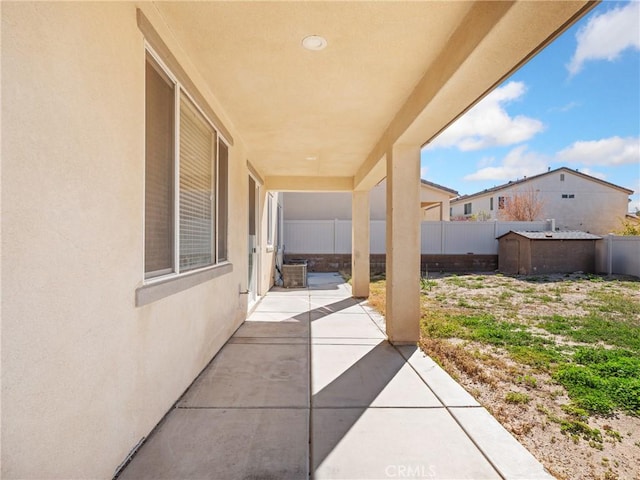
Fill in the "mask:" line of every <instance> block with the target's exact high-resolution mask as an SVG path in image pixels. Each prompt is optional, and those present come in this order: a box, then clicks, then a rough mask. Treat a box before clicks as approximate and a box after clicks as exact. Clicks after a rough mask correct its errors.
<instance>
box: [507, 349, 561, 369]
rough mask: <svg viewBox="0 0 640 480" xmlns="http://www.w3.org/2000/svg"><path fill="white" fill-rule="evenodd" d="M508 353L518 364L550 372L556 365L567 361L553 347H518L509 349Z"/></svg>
mask: <svg viewBox="0 0 640 480" xmlns="http://www.w3.org/2000/svg"><path fill="white" fill-rule="evenodd" d="M508 351H509V355H510V356H511V358H513V359H514V360H515V361H516V362H519V363H523V364H525V365H529V366H531V367H534V368H536V369H538V370H543V371H548V370H550V369H551V367H552V366H554V365H555V364H557V363H559V362H562V361H563V360H565V357H564V355H562V354H561V353H560V351H559V350H558V349H557V348H556V347H554V346H553V345H543V344H536V345H517V346H511V347H509V348H508Z"/></svg>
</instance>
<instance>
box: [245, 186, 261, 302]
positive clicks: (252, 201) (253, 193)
mask: <svg viewBox="0 0 640 480" xmlns="http://www.w3.org/2000/svg"><path fill="white" fill-rule="evenodd" d="M258 188H259V187H258V184H257V183H256V181H255V180H254V179H253V178H252V177H251V176H249V242H248V254H249V271H248V278H247V290H248V291H249V308H251V306H252V305H253V304H254V303H255V302H256V300H257V298H258V295H257V292H258V265H259V251H258V250H259V249H258V231H259V230H258V215H257V213H258V203H257V202H258V199H259V198H260V197H259V195H258Z"/></svg>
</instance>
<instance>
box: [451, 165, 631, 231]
mask: <svg viewBox="0 0 640 480" xmlns="http://www.w3.org/2000/svg"><path fill="white" fill-rule="evenodd" d="M561 174H564V181H560V175H561ZM529 188H533V190H534V191H539V192H538V196H539V198H540V199H541V200H542V201H543V204H544V206H543V209H542V213H541V214H540V218H538V220H544V219H547V218H554V219H555V220H556V227H557V228H560V229H561V230H582V231H587V232H591V233H595V234H606V233H609V232H612V231H615V230H618V229H619V228H620V221H621V219H622V218H624V216H625V214H626V213H627V209H628V198H629V196H628V195H627V194H626V193H625V192H624V191H622V190H618V189H616V188H612V187H608V186H606V185H604V184H602V183H599V182H597V181H592V180H589V179H586V178H584V177H582V176H581V175H576V174H573V173H572V172H571V170H561V171H559V172H553V173H552V174H549V175H544V176H542V177H538V178H535V179H531V180H530V181H528V182H526V183H525V184H524V185H523V184H519V185H516V186H513V187H510V188H505V189H504V190H500V191H497V192H491V193H487V194H486V195H478V196H476V197H473V198H471V199H468V200H460V201H456V202H455V203H453V204H452V205H451V206H452V209H453V212H452V213H453V215H452V216H453V217H460V216H464V204H465V203H469V202H471V204H472V214H478V213H480V212H484V213H486V214H488V216H489V217H490V218H491V219H495V218H496V216H497V214H498V197H499V196H509V195H513V193H514V192H515V191H520V192H524V191H527V190H528V189H529ZM562 194H573V195H575V197H574V198H565V199H563V198H562ZM492 197H493V199H494V200H493V205H494V209H493V210H490V198H492Z"/></svg>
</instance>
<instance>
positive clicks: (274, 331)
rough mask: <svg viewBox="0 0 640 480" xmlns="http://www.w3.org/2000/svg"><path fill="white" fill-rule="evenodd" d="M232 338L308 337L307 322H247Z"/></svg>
mask: <svg viewBox="0 0 640 480" xmlns="http://www.w3.org/2000/svg"><path fill="white" fill-rule="evenodd" d="M233 336H234V337H236V338H237V337H308V336H309V322H300V321H288V320H284V321H281V322H278V321H268V320H247V321H246V322H244V323H243V324H242V325H241V326H240V328H238V330H236V333H234V334H233Z"/></svg>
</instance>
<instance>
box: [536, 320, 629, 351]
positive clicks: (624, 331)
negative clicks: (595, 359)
mask: <svg viewBox="0 0 640 480" xmlns="http://www.w3.org/2000/svg"><path fill="white" fill-rule="evenodd" d="M538 327H540V328H544V329H545V330H547V331H548V332H550V333H554V334H557V335H564V336H566V337H568V338H570V339H572V340H575V341H576V342H582V343H592V344H593V343H598V342H603V343H606V344H607V345H611V346H616V347H622V348H627V349H630V350H633V351H636V352H640V328H638V326H637V325H634V324H633V323H631V322H628V321H626V320H623V319H617V320H616V319H612V318H607V317H606V316H603V315H596V314H593V313H590V314H589V315H586V316H584V317H562V316H560V315H553V316H552V317H545V318H543V319H542V321H541V322H539V323H538Z"/></svg>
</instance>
